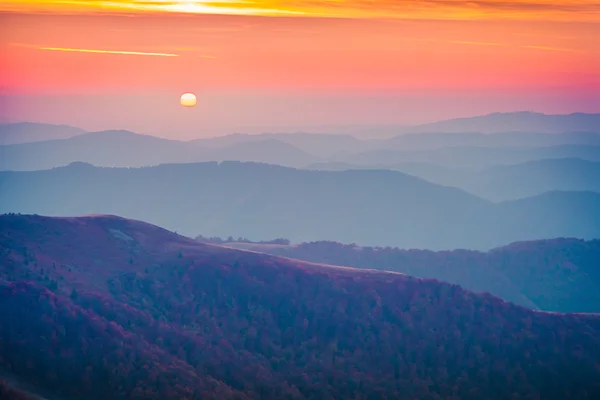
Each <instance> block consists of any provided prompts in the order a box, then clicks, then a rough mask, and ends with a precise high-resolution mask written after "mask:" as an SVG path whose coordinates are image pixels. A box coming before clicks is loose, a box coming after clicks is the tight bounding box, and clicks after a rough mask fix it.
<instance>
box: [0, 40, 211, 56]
mask: <svg viewBox="0 0 600 400" xmlns="http://www.w3.org/2000/svg"><path fill="white" fill-rule="evenodd" d="M9 45H10V46H15V47H25V48H29V49H34V50H44V51H64V52H69V53H95V54H116V55H126V56H153V57H179V56H181V54H179V53H188V54H193V55H194V56H197V57H200V58H216V57H215V56H212V55H206V54H197V52H198V49H197V48H186V47H181V48H175V49H174V50H175V51H178V53H166V52H156V51H133V50H108V49H82V48H72V47H56V46H40V45H33V44H26V43H9Z"/></svg>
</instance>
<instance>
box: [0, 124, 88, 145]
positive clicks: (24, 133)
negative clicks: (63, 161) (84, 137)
mask: <svg viewBox="0 0 600 400" xmlns="http://www.w3.org/2000/svg"><path fill="white" fill-rule="evenodd" d="M83 133H85V131H84V130H83V129H79V128H75V127H72V126H68V125H51V124H38V123H33V122H19V123H16V124H0V145H7V144H17V143H28V142H40V141H45V140H54V139H67V138H71V137H74V136H77V135H81V134H83Z"/></svg>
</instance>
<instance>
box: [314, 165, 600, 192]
mask: <svg viewBox="0 0 600 400" xmlns="http://www.w3.org/2000/svg"><path fill="white" fill-rule="evenodd" d="M307 169H312V170H322V171H344V170H353V169H388V170H392V171H400V172H404V173H406V174H409V175H413V176H416V177H419V178H422V179H425V180H427V181H430V182H432V183H436V184H439V185H445V186H454V187H457V188H460V189H463V190H465V191H467V192H469V193H472V194H474V195H477V196H479V197H482V198H484V199H488V200H491V201H507V200H516V199H521V198H524V197H529V196H537V195H540V194H543V193H546V192H551V191H592V192H600V163H598V162H591V161H586V160H581V159H578V158H553V159H545V160H536V161H528V162H525V163H521V164H515V165H502V166H495V167H490V168H486V169H483V170H473V169H466V168H444V167H441V166H439V165H434V164H426V163H402V164H390V165H353V164H345V163H316V164H312V165H310V166H308V167H307Z"/></svg>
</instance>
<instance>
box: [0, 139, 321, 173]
mask: <svg viewBox="0 0 600 400" xmlns="http://www.w3.org/2000/svg"><path fill="white" fill-rule="evenodd" d="M201 144H202V143H201V142H198V141H195V142H184V141H178V140H169V139H163V138H158V137H154V136H149V135H140V134H137V133H134V132H129V131H102V132H91V133H86V134H83V135H79V136H77V137H73V138H70V139H63V140H52V141H46V142H38V143H26V144H18V145H10V146H0V155H1V159H0V169H2V170H17V171H19V170H22V171H31V170H40V169H48V168H54V167H59V166H65V165H68V164H69V163H72V162H86V163H90V164H93V165H97V166H115V167H143V166H150V165H158V164H165V163H188V162H201V161H226V160H235V161H255V162H267V163H279V164H282V165H286V166H292V167H296V166H304V165H307V164H310V163H314V162H317V161H318V160H319V159H318V158H317V157H314V156H312V155H309V154H307V153H304V152H302V151H301V150H298V149H297V148H295V147H293V146H291V145H289V144H286V143H283V142H279V141H276V140H263V141H259V142H248V143H238V144H234V145H231V146H226V147H223V148H217V149H213V148H207V147H203V146H202V145H201Z"/></svg>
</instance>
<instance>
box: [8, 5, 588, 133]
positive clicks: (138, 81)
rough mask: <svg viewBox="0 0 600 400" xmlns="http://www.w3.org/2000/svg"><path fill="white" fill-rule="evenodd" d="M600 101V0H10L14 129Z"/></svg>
mask: <svg viewBox="0 0 600 400" xmlns="http://www.w3.org/2000/svg"><path fill="white" fill-rule="evenodd" d="M188 91H191V92H193V93H195V94H196V95H197V96H198V105H197V106H196V107H194V108H190V109H187V108H183V107H181V106H180V105H179V96H180V94H182V93H184V92H188ZM599 93H600V2H598V1H596V0H512V1H511V0H502V1H499V0H479V1H462V0H406V1H400V0H347V1H344V0H289V1H277V0H213V1H179V2H177V1H162V0H150V1H145V0H137V1H120V0H113V1H77V0H64V1H47V0H46V1H33V0H26V1H10V0H9V1H3V2H2V3H0V121H1V122H17V121H33V122H49V123H64V124H70V125H75V126H79V127H82V128H85V129H89V130H101V129H130V130H134V131H137V132H141V133H152V134H159V135H161V136H167V137H170V136H172V137H202V136H214V135H215V134H225V133H232V132H234V131H251V130H253V129H254V130H257V131H260V130H277V129H302V128H306V129H308V128H309V127H318V128H314V129H325V128H323V127H326V126H333V125H345V126H347V125H393V124H416V123H423V122H431V121H436V120H440V119H445V118H452V117H463V116H470V115H479V114H485V113H490V112H506V111H518V110H528V111H539V112H546V113H570V112H600V94H599Z"/></svg>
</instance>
